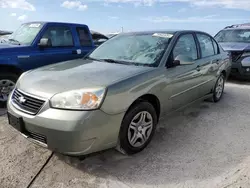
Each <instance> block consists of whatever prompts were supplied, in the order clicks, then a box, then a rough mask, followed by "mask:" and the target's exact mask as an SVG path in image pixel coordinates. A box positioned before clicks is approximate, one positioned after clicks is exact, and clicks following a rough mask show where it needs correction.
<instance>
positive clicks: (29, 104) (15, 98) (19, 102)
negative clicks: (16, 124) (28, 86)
mask: <svg viewBox="0 0 250 188" xmlns="http://www.w3.org/2000/svg"><path fill="white" fill-rule="evenodd" d="M12 103H13V104H14V105H16V106H17V107H18V109H20V110H22V111H24V112H26V113H29V114H33V115H34V114H37V113H38V112H39V110H40V109H41V108H42V106H43V104H44V103H45V101H44V100H41V99H37V98H35V97H32V96H30V95H28V94H25V93H23V92H22V91H20V90H18V89H15V91H14V92H13V95H12Z"/></svg>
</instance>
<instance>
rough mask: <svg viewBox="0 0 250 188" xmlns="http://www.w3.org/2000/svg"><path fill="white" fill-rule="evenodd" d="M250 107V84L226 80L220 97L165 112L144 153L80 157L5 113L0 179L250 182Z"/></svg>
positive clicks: (230, 187)
mask: <svg viewBox="0 0 250 188" xmlns="http://www.w3.org/2000/svg"><path fill="white" fill-rule="evenodd" d="M249 109H250V85H248V84H246V83H228V84H227V85H226V89H225V95H224V98H223V99H222V101H221V102H219V103H217V104H213V103H208V102H204V103H201V104H197V105H195V106H193V107H192V108H189V109H186V110H183V111H181V112H178V113H176V114H174V115H173V116H171V117H165V118H164V119H162V120H161V122H160V124H159V127H158V130H157V133H156V135H155V137H154V139H153V141H152V143H151V144H150V145H149V147H148V148H147V149H145V150H144V151H143V152H141V153H140V154H137V155H134V156H130V157H128V156H124V155H121V154H119V153H118V152H116V151H115V150H109V151H105V152H102V153H100V154H98V155H95V156H93V157H90V158H87V159H85V160H82V161H80V160H78V159H76V158H69V157H66V156H62V155H59V154H52V153H51V152H50V151H48V150H46V149H43V148H40V147H38V146H36V145H34V144H32V143H30V142H29V141H27V140H25V138H23V137H22V136H21V135H20V134H18V133H17V132H16V131H15V130H14V129H12V128H11V127H10V126H9V125H8V124H7V119H6V117H5V115H2V116H0V187H1V188H2V187H3V188H7V187H11V188H14V187H17V188H19V187H20V188H25V187H32V188H37V187H39V188H40V187H41V188H48V187H50V188H52V187H54V188H66V187H70V188H78V187H79V188H80V187H81V188H82V187H84V188H94V187H100V188H109V187H110V188H113V187H119V188H132V187H133V188H134V187H135V188H149V187H150V188H151V187H157V188H161V187H164V188H165V187H170V188H193V187H198V188H201V187H202V188H206V187H208V188H211V187H218V188H240V187H241V188H245V187H246V188H247V187H250V179H249V178H250V110H249ZM0 114H4V111H1V110H0ZM47 162H48V163H47Z"/></svg>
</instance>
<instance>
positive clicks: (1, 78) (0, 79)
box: [0, 72, 18, 108]
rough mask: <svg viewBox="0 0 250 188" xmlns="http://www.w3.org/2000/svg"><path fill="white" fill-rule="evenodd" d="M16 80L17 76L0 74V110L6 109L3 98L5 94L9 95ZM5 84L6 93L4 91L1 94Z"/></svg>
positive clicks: (4, 98)
mask: <svg viewBox="0 0 250 188" xmlns="http://www.w3.org/2000/svg"><path fill="white" fill-rule="evenodd" d="M17 79H18V75H16V74H14V73H2V72H0V108H3V107H6V102H7V100H6V97H4V96H6V93H7V96H8V95H9V93H10V92H11V89H13V88H14V87H15V84H16V81H17ZM8 82H9V84H8ZM5 84H7V87H8V88H7V91H6V90H5V91H4V93H3V89H4V88H3V86H5ZM5 88H6V86H5Z"/></svg>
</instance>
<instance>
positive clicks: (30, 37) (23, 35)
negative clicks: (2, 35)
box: [8, 23, 43, 45]
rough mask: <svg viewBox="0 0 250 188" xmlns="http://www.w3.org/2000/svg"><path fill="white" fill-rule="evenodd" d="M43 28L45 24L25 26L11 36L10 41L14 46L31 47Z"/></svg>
mask: <svg viewBox="0 0 250 188" xmlns="http://www.w3.org/2000/svg"><path fill="white" fill-rule="evenodd" d="M42 26H43V24H41V23H29V24H23V25H21V26H20V27H19V28H18V29H17V30H16V31H15V32H14V33H12V34H11V35H10V36H9V38H8V40H9V42H11V43H14V44H24V45H30V44H31V43H32V42H33V41H34V39H35V37H36V35H37V34H38V33H39V31H40V30H41V28H42Z"/></svg>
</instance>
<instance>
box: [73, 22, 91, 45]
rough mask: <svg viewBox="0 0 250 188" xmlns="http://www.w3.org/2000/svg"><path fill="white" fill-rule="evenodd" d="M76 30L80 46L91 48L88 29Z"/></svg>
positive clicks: (78, 28) (79, 28)
mask: <svg viewBox="0 0 250 188" xmlns="http://www.w3.org/2000/svg"><path fill="white" fill-rule="evenodd" d="M76 30H77V34H78V37H79V41H80V44H81V46H92V41H91V38H90V33H89V31H88V29H86V28H83V27H77V28H76Z"/></svg>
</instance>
